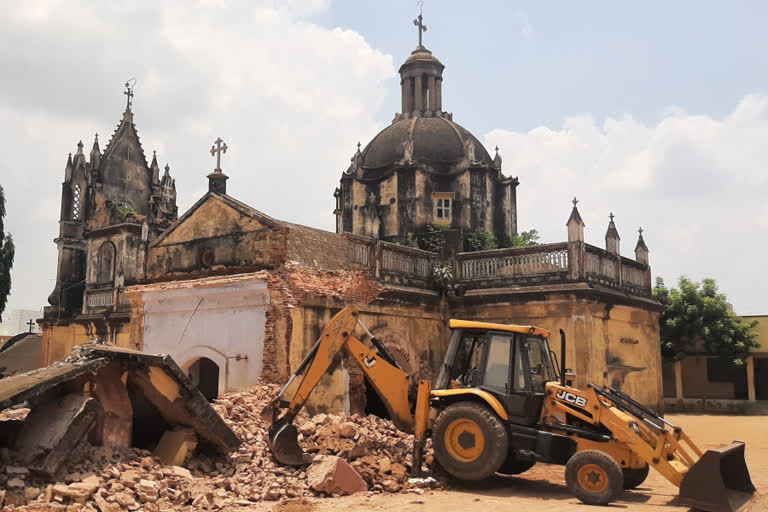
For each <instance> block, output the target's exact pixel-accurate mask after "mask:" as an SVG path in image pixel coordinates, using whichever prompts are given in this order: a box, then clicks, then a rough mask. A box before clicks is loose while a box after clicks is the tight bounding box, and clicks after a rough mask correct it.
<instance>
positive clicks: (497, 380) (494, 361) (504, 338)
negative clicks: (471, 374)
mask: <svg viewBox="0 0 768 512" xmlns="http://www.w3.org/2000/svg"><path fill="white" fill-rule="evenodd" d="M511 346H512V343H511V338H510V336H508V335H502V334H492V335H491V336H490V341H489V343H488V358H487V359H486V366H485V374H484V375H483V385H484V386H485V387H487V388H491V389H495V390H497V391H502V392H508V391H509V349H510V348H511Z"/></svg>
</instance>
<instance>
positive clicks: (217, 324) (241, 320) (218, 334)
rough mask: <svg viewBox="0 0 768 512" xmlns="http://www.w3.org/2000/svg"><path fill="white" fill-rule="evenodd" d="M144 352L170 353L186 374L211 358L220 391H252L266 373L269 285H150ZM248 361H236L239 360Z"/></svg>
mask: <svg viewBox="0 0 768 512" xmlns="http://www.w3.org/2000/svg"><path fill="white" fill-rule="evenodd" d="M142 299H143V301H144V351H145V352H148V353H150V354H157V353H163V354H169V355H170V356H171V357H172V358H173V359H174V360H175V361H176V363H177V364H178V365H179V366H180V367H182V368H183V369H184V370H186V369H188V368H189V366H190V365H192V363H194V362H195V360H197V359H199V358H200V357H207V358H209V359H211V360H212V361H213V362H215V363H216V364H217V365H219V393H223V392H224V391H241V390H245V389H248V388H250V387H251V386H253V385H254V384H256V381H257V380H258V378H259V376H260V375H261V369H262V361H263V355H264V326H265V324H266V309H267V305H268V304H269V291H268V290H267V284H266V283H265V282H264V281H261V280H259V279H252V280H247V281H239V282H236V283H226V282H224V283H217V284H215V285H212V286H197V287H194V288H193V287H190V288H170V289H162V287H158V288H156V289H155V288H152V287H147V288H145V289H144V290H143V291H142ZM238 355H239V356H241V358H242V357H247V359H241V360H239V361H238V360H237V359H236V357H237V356H238Z"/></svg>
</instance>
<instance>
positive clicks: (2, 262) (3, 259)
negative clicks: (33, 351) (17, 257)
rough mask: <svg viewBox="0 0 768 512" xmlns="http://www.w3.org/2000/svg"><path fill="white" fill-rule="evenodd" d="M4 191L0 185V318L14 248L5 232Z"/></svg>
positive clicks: (8, 283)
mask: <svg viewBox="0 0 768 512" xmlns="http://www.w3.org/2000/svg"><path fill="white" fill-rule="evenodd" d="M3 219H5V192H4V191H3V187H2V185H0V318H2V315H3V312H4V311H5V305H6V302H7V301H8V296H9V295H10V294H11V268H12V267H13V256H14V254H15V253H16V248H15V247H14V246H13V237H12V236H11V234H10V233H8V234H7V235H6V234H5V226H4V224H3Z"/></svg>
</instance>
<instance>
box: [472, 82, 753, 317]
mask: <svg viewBox="0 0 768 512" xmlns="http://www.w3.org/2000/svg"><path fill="white" fill-rule="evenodd" d="M766 140H768V97H767V96H762V95H747V96H745V97H744V98H743V99H742V100H741V101H740V102H739V103H738V105H736V106H735V108H734V110H733V112H731V113H730V114H729V115H728V116H726V117H725V118H723V119H712V118H711V117H709V116H706V115H692V114H687V113H685V112H684V111H683V110H682V109H680V108H677V107H670V108H667V109H665V110H664V112H663V113H662V115H661V117H660V119H659V120H658V122H657V123H655V124H651V125H649V124H645V123H641V122H638V121H636V120H634V119H632V117H629V116H626V117H623V118H621V119H614V118H608V119H605V120H604V121H602V122H598V121H596V120H595V119H593V118H591V117H589V116H577V117H571V118H568V119H566V120H565V122H564V123H563V126H562V127H561V128H560V129H558V130H553V129H550V128H547V127H543V126H542V127H538V128H535V129H533V130H531V131H529V132H527V133H519V132H510V131H505V130H503V129H497V130H493V131H491V132H490V133H488V134H487V135H486V137H485V142H486V145H487V146H488V147H493V146H495V145H496V144H498V145H499V146H500V147H501V151H502V156H503V158H504V172H505V173H506V174H511V175H518V176H519V177H520V182H521V184H520V187H519V188H518V201H519V217H520V227H521V229H529V228H538V229H539V230H540V231H541V232H542V233H543V235H544V238H545V239H546V240H548V241H559V240H564V239H565V238H566V237H567V233H566V231H565V226H564V223H565V221H566V219H567V218H568V215H569V212H570V203H569V200H570V199H571V198H572V197H573V196H574V195H575V196H578V198H579V200H580V203H579V207H580V212H581V215H582V217H583V218H584V221H585V223H586V225H587V228H586V236H587V241H588V242H590V243H592V244H594V245H598V246H604V236H605V230H606V227H607V223H608V218H607V216H608V213H609V212H611V211H612V212H613V213H615V214H616V223H617V227H618V229H619V233H620V234H621V235H622V253H623V254H624V255H625V256H630V257H631V256H633V249H634V246H635V243H636V241H637V233H636V232H635V230H636V229H637V228H638V226H642V227H643V228H644V229H645V230H646V231H645V235H644V237H645V239H646V242H647V244H648V246H649V249H650V251H651V265H652V269H653V273H654V275H655V276H663V277H665V278H666V280H667V283H668V284H675V283H676V281H677V277H678V276H679V275H681V274H684V275H689V276H691V277H693V278H695V279H701V278H704V277H713V278H715V279H717V280H718V282H719V283H720V284H721V288H722V290H723V291H724V292H726V293H727V294H728V296H729V298H730V299H731V301H732V302H733V303H734V305H735V308H736V310H737V311H738V312H740V313H742V314H746V313H768V304H766V302H765V300H764V298H763V296H764V294H763V290H764V289H766V288H768V277H767V276H766V275H765V273H762V272H759V271H758V272H754V271H753V272H749V273H747V272H745V269H760V268H762V266H763V265H764V263H763V261H764V256H763V255H764V254H765V253H766V252H768V236H766V234H768V233H766V229H765V226H766V225H768V207H767V206H766V204H768V201H766V192H767V191H768V173H766V164H768V144H766V143H765V141H766Z"/></svg>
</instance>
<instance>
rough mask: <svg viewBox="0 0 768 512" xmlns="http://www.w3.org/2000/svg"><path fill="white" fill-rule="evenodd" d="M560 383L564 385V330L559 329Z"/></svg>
mask: <svg viewBox="0 0 768 512" xmlns="http://www.w3.org/2000/svg"><path fill="white" fill-rule="evenodd" d="M560 385H561V386H563V387H565V331H564V330H562V329H560Z"/></svg>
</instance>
